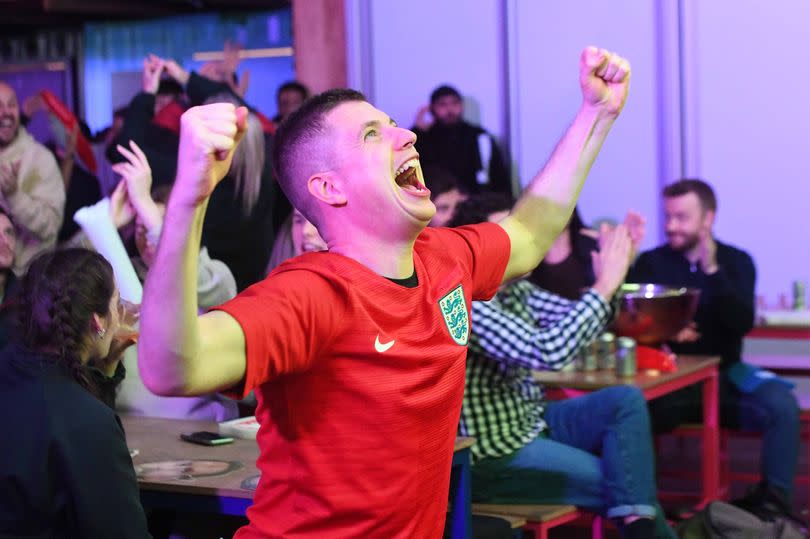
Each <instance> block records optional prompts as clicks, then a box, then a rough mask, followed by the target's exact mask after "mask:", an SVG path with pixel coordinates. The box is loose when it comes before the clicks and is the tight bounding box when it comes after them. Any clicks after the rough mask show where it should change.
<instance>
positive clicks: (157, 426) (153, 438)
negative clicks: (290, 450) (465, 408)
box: [121, 415, 475, 498]
mask: <svg viewBox="0 0 810 539" xmlns="http://www.w3.org/2000/svg"><path fill="white" fill-rule="evenodd" d="M121 421H122V423H123V424H124V430H125V431H126V436H127V445H128V446H129V448H130V449H137V450H138V454H137V455H136V456H135V457H133V459H132V462H133V464H134V465H135V466H139V465H141V464H145V463H148V462H158V461H165V460H196V459H199V460H224V461H235V462H239V463H240V464H241V467H240V468H239V469H236V470H234V471H231V472H229V473H227V474H225V475H217V476H210V477H197V478H194V479H174V480H167V479H154V480H138V485H139V486H140V487H141V488H142V489H144V490H160V491H167V492H175V493H185V494H196V495H203V496H225V497H232V498H253V491H252V490H246V489H243V488H242V482H243V481H244V480H246V479H249V478H251V477H255V476H257V475H259V470H258V469H257V468H256V459H257V458H258V456H259V446H258V445H257V444H256V442H255V441H254V440H241V439H238V438H237V439H235V440H234V442H233V443H231V444H225V445H220V446H212V447H209V446H204V445H198V444H192V443H188V442H185V441H183V440H181V439H180V434H183V433H192V432H197V431H210V432H216V431H217V424H216V422H214V421H196V420H181V419H163V418H158V417H139V416H127V415H122V416H121ZM474 442H475V439H474V438H466V437H465V438H462V437H459V438H456V442H455V446H454V448H453V450H454V451H461V450H464V449H467V448H469V447H470V446H472V445H473V443H474Z"/></svg>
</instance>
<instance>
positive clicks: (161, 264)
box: [138, 200, 208, 395]
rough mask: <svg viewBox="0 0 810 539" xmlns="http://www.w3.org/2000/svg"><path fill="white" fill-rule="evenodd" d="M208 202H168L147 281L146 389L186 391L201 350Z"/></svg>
mask: <svg viewBox="0 0 810 539" xmlns="http://www.w3.org/2000/svg"><path fill="white" fill-rule="evenodd" d="M207 205H208V201H207V200H206V201H205V202H204V203H202V204H199V205H197V206H190V205H187V204H183V203H179V202H178V203H173V201H172V200H170V201H169V208H168V211H167V212H166V218H165V221H164V226H163V233H162V236H161V240H160V248H159V249H158V252H157V256H156V258H155V262H154V264H153V265H152V267H151V268H150V269H149V274H148V276H147V279H146V286H145V288H144V296H143V305H142V308H141V311H142V316H141V339H140V342H139V343H138V367H139V368H140V372H141V378H142V379H143V381H144V384H145V385H146V387H147V388H149V389H150V390H151V391H153V392H155V393H158V394H164V395H182V394H184V389H185V387H186V386H187V383H188V380H189V375H190V372H191V370H192V368H193V362H194V359H195V358H196V356H197V354H198V352H199V330H198V322H197V288H196V284H197V259H198V257H199V254H200V238H201V236H202V224H203V219H204V217H205V208H206V206H207Z"/></svg>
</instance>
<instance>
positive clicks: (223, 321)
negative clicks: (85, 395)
mask: <svg viewBox="0 0 810 539" xmlns="http://www.w3.org/2000/svg"><path fill="white" fill-rule="evenodd" d="M246 121H247V109H245V108H243V107H240V108H238V109H237V108H235V107H234V106H233V105H231V104H227V103H215V104H211V105H205V106H202V107H194V108H191V109H189V110H188V111H186V113H185V114H183V116H182V118H181V122H180V125H181V127H180V150H179V155H178V170H177V180H176V182H175V185H174V189H173V190H172V195H171V198H170V199H169V204H168V207H167V210H166V216H165V218H164V224H163V231H162V234H161V238H160V243H159V245H158V250H157V254H156V256H155V261H154V263H153V265H152V267H151V268H150V271H149V274H148V276H147V279H146V285H145V287H144V297H143V304H142V306H141V335H140V341H139V343H138V368H139V370H140V373H141V378H142V379H143V382H144V384H145V385H146V387H147V388H148V389H149V390H150V391H152V392H154V393H157V394H159V395H196V394H201V393H208V392H212V391H217V390H222V389H225V388H228V387H232V386H234V385H236V384H237V383H238V382H240V381H241V380H242V378H243V377H244V375H245V368H246V356H245V337H244V333H243V332H242V328H241V327H240V326H239V324H238V322H237V321H236V320H235V319H234V318H233V317H231V316H230V315H228V314H226V313H224V312H220V311H216V312H211V313H208V314H205V315H203V316H199V317H198V315H197V308H198V305H197V263H198V258H199V254H200V238H201V234H202V224H203V218H204V216H205V208H206V206H207V204H208V199H209V197H210V196H211V193H212V192H213V190H214V188H215V187H216V185H217V184H218V183H219V182H220V181H221V180H222V178H223V177H224V176H225V174H226V173H227V172H228V169H229V168H230V165H231V160H232V158H233V150H234V149H235V148H236V145H237V144H238V141H239V139H240V138H241V137H242V135H243V134H244V130H245V127H246Z"/></svg>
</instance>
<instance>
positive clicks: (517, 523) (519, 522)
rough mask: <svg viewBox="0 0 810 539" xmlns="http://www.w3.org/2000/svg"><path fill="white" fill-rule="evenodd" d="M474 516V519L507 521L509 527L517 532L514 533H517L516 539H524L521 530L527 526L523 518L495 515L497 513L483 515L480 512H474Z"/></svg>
mask: <svg viewBox="0 0 810 539" xmlns="http://www.w3.org/2000/svg"><path fill="white" fill-rule="evenodd" d="M473 516H474V517H475V516H479V517H494V518H499V519H501V520H505V521H506V522H508V523H509V526H510V527H511V528H512V529H513V530H515V532H514V533H515V539H522V538H523V532H522V531H521V528H523V527H524V526H525V525H526V519H525V518H523V517H518V516H515V515H498V514H495V513H482V512H478V511H473ZM474 526H475V524H474V523H473V527H474Z"/></svg>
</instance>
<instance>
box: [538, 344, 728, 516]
mask: <svg viewBox="0 0 810 539" xmlns="http://www.w3.org/2000/svg"><path fill="white" fill-rule="evenodd" d="M677 363H678V370H677V371H675V372H669V373H660V374H657V375H653V374H650V371H640V372H639V373H638V374H636V375H635V376H632V377H626V378H625V377H620V376H617V375H616V374H615V373H614V372H613V371H592V372H581V371H569V372H550V371H536V372H535V373H534V375H533V376H534V380H535V381H536V382H538V383H541V384H543V385H544V386H546V387H549V388H559V389H565V390H575V392H580V393H581V392H590V391H596V390H598V389H604V388H606V387H611V386H616V385H634V386H636V387H638V388H639V389H640V390H641V391H642V392H643V393H644V398H645V399H647V400H648V401H649V400H652V399H655V398H658V397H661V396H664V395H666V394H668V393H672V392H674V391H677V390H679V389H682V388H684V387H687V386H689V385H692V384H697V383H700V384H702V385H703V432H702V438H703V449H702V451H703V459H702V460H703V470H702V476H703V490H702V499H701V505H703V504H707V503H709V502H710V501H712V500H715V499H717V498H718V497H720V424H719V419H718V411H717V410H718V396H719V395H718V383H717V376H718V375H717V365H718V364H719V363H720V358H719V357H705V356H678V360H677ZM566 394H567V396H572V395H573V394H575V393H571V392H570V391H569V392H566Z"/></svg>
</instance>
